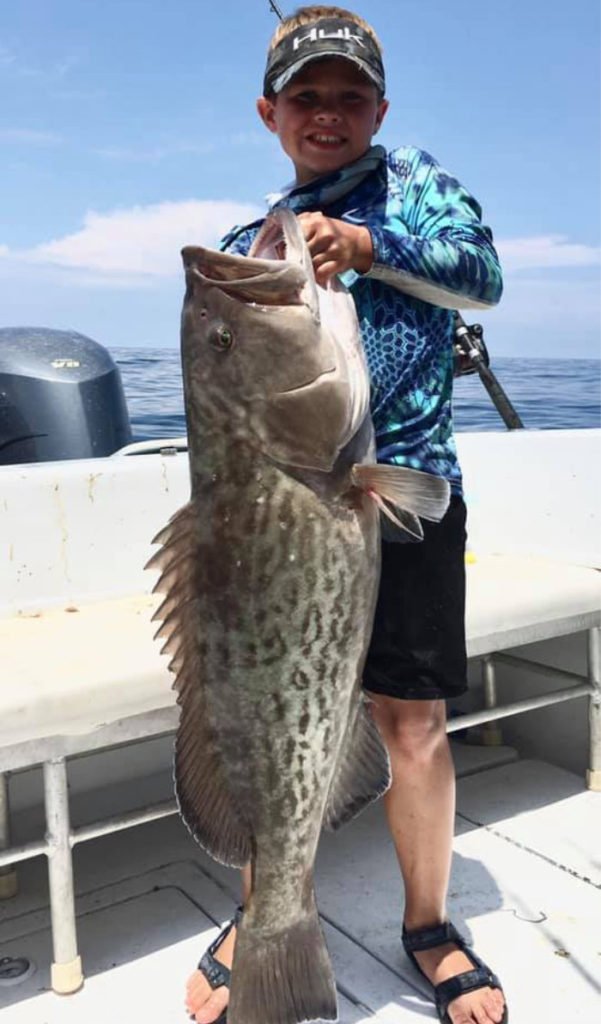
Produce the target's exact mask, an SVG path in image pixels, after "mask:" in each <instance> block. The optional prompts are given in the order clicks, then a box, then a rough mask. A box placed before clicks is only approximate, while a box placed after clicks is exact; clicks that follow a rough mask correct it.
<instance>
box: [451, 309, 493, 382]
mask: <svg viewBox="0 0 601 1024" xmlns="http://www.w3.org/2000/svg"><path fill="white" fill-rule="evenodd" d="M482 365H484V366H486V367H489V366H490V356H489V354H488V349H487V348H486V345H485V344H484V330H483V328H482V325H481V324H470V325H469V326H468V325H467V324H466V323H465V321H464V320H463V318H462V317H461V316H460V315H459V313H455V337H454V340H453V376H454V377H467V376H469V375H470V374H472V373H477V372H478V366H482Z"/></svg>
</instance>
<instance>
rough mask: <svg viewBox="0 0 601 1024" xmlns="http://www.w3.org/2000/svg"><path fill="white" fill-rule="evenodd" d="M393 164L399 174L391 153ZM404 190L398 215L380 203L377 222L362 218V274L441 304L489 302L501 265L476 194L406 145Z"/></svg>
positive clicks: (496, 291) (497, 294) (497, 288)
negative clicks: (369, 255)
mask: <svg viewBox="0 0 601 1024" xmlns="http://www.w3.org/2000/svg"><path fill="white" fill-rule="evenodd" d="M405 166H406V164H405ZM395 170H396V171H397V173H399V174H400V173H401V167H400V166H398V164H397V166H396V167H395V154H393V155H392V160H391V165H389V173H391V172H392V173H394V172H395ZM404 196H405V198H404V200H403V203H402V206H401V208H400V214H399V213H398V212H395V211H394V210H392V212H389V211H388V210H387V212H386V216H385V218H384V219H383V220H382V221H379V222H368V223H367V225H366V226H367V227H368V229H369V232H370V235H371V242H372V246H373V264H372V266H371V268H370V269H369V270H368V271H367V276H369V277H374V278H377V279H378V280H381V281H385V282H386V284H389V285H392V287H393V288H398V289H399V290H400V291H403V292H405V293H407V294H408V295H413V296H415V297H416V298H418V299H423V300H424V301H426V302H430V303H432V304H434V305H436V306H443V307H445V308H447V309H457V308H475V309H486V308H488V307H490V306H494V305H496V303H497V302H498V301H499V299H500V298H501V293H502V290H503V284H502V277H501V268H500V266H499V260H498V257H497V253H496V251H495V248H494V246H493V244H492V234H491V232H490V230H489V229H488V228H487V227H485V225H484V224H482V221H481V212H482V211H481V209H480V206H479V205H478V203H477V202H476V200H475V199H474V198H473V197H472V196H471V195H470V194H469V192H467V190H466V189H464V188H463V186H462V185H460V183H459V182H458V181H457V180H456V178H453V177H452V176H451V175H449V174H448V173H447V172H446V171H445V170H443V168H442V167H440V166H439V165H438V164H437V163H436V162H435V161H434V160H433V159H432V157H430V156H429V155H428V154H427V153H423V152H420V151H419V150H414V151H413V152H412V159H411V165H410V173H409V176H408V177H407V180H406V182H405V189H404ZM391 205H392V204H391Z"/></svg>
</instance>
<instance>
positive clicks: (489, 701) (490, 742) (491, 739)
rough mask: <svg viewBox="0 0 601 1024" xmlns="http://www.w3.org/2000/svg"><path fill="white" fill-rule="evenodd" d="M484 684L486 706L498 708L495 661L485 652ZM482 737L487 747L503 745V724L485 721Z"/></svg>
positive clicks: (483, 662) (483, 663)
mask: <svg viewBox="0 0 601 1024" xmlns="http://www.w3.org/2000/svg"><path fill="white" fill-rule="evenodd" d="M481 668H482V685H483V687H484V707H485V708H487V709H488V708H496V707H497V704H498V697H497V675H496V670H495V663H494V661H493V657H492V655H491V654H485V655H484V657H483V658H482V662H481ZM480 739H481V741H482V744H483V746H485V747H501V746H502V745H503V733H502V732H501V726H500V725H499V724H498V722H497V721H496V720H493V721H490V722H485V723H484V725H483V726H482V729H481V733H480Z"/></svg>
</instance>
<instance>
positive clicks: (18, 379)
mask: <svg viewBox="0 0 601 1024" xmlns="http://www.w3.org/2000/svg"><path fill="white" fill-rule="evenodd" d="M131 439H132V434H131V426H130V422H129V415H128V412H127V406H126V403H125V393H124V391H123V385H122V382H121V375H120V373H119V370H118V368H117V367H116V365H115V363H114V362H113V359H112V357H111V356H110V355H109V353H108V352H107V351H106V349H105V348H103V347H102V345H99V344H98V343H97V342H96V341H92V339H91V338H86V337H85V335H83V334H77V333H76V332H75V331H54V330H50V329H48V328H46V327H2V328H0V465H14V464H15V463H19V462H48V461H52V460H57V459H87V458H94V457H98V456H102V455H111V454H112V453H113V452H115V451H117V450H118V449H119V448H122V447H123V446H124V445H127V444H129V443H130V441H131Z"/></svg>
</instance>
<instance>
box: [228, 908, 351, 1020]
mask: <svg viewBox="0 0 601 1024" xmlns="http://www.w3.org/2000/svg"><path fill="white" fill-rule="evenodd" d="M250 916H251V915H250V914H248V913H247V912H245V915H244V917H243V918H242V921H241V923H240V927H239V929H238V933H237V937H236V951H235V954H234V964H233V969H232V981H231V988H230V1001H229V1005H228V1010H227V1019H228V1024H298V1022H299V1021H311V1020H338V1002H337V997H336V983H335V980H334V974H333V971H332V964H331V962H330V957H329V954H328V950H327V947H326V943H325V938H324V935H323V932H322V929H321V924H320V922H319V917H318V915H317V909H316V907H315V903H314V902H313V905H312V909H311V911H310V913H309V914H308V916H305V917H303V918H302V919H301V920H299V921H296V922H295V923H294V924H292V925H291V926H290V927H289V928H287V929H285V930H284V931H281V932H278V933H277V934H275V935H273V936H267V937H265V936H264V934H260V935H259V934H257V930H256V929H254V928H253V926H252V920H249V918H250Z"/></svg>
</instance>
